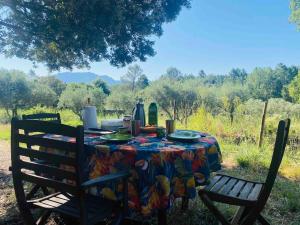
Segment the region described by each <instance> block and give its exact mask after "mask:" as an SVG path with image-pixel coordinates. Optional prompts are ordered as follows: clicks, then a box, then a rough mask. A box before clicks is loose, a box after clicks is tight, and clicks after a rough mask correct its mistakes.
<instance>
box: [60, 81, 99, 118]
mask: <svg viewBox="0 0 300 225" xmlns="http://www.w3.org/2000/svg"><path fill="white" fill-rule="evenodd" d="M88 99H90V100H91V103H92V104H93V105H95V106H96V107H97V109H98V110H101V109H103V105H104V100H105V94H104V93H103V92H102V91H101V90H100V89H99V88H96V87H94V86H89V85H85V84H68V85H67V88H66V89H65V90H64V91H63V93H62V94H61V96H60V98H59V103H58V107H59V108H67V109H70V110H72V111H73V112H74V113H75V114H76V115H77V116H79V118H80V119H81V120H82V114H81V112H82V109H83V107H84V106H86V105H87V102H88Z"/></svg>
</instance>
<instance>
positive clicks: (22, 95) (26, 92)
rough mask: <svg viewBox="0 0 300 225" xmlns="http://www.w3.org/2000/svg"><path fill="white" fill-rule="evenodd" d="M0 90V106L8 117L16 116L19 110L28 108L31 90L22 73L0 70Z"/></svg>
mask: <svg viewBox="0 0 300 225" xmlns="http://www.w3.org/2000/svg"><path fill="white" fill-rule="evenodd" d="M0 90H1V94H0V106H1V107H3V108H4V109H5V111H6V113H7V115H8V116H9V117H11V116H13V117H15V116H17V115H18V109H19V108H26V107H29V102H30V97H31V90H30V87H29V83H28V81H27V80H26V79H25V74H24V73H23V72H21V71H17V70H11V71H8V70H0ZM10 111H11V113H10Z"/></svg>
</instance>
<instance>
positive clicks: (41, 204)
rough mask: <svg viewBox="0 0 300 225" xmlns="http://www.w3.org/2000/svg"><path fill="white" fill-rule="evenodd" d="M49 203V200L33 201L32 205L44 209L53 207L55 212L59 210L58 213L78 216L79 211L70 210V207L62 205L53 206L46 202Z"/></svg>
mask: <svg viewBox="0 0 300 225" xmlns="http://www.w3.org/2000/svg"><path fill="white" fill-rule="evenodd" d="M47 203H49V201H47V202H45V201H43V202H36V203H34V205H36V206H39V207H41V208H45V209H54V210H55V211H57V212H60V213H63V214H67V215H71V216H73V217H75V218H79V216H80V215H79V211H76V210H72V209H70V208H67V207H63V206H60V207H55V206H53V204H47Z"/></svg>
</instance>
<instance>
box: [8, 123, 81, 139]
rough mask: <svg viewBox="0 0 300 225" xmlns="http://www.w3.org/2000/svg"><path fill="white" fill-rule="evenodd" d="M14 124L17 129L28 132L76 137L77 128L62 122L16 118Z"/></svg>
mask: <svg viewBox="0 0 300 225" xmlns="http://www.w3.org/2000/svg"><path fill="white" fill-rule="evenodd" d="M14 123H15V126H16V127H18V129H21V130H25V131H27V132H28V133H31V132H43V133H48V134H59V135H65V136H69V137H76V136H77V134H78V133H77V130H76V129H74V127H70V126H67V125H63V124H56V123H49V122H47V121H39V120H16V121H15V122H14Z"/></svg>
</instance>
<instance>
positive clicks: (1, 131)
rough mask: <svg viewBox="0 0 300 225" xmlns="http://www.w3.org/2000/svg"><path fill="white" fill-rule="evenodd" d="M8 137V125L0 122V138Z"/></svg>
mask: <svg viewBox="0 0 300 225" xmlns="http://www.w3.org/2000/svg"><path fill="white" fill-rule="evenodd" d="M9 139H10V125H8V124H0V140H4V141H7V140H9Z"/></svg>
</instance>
